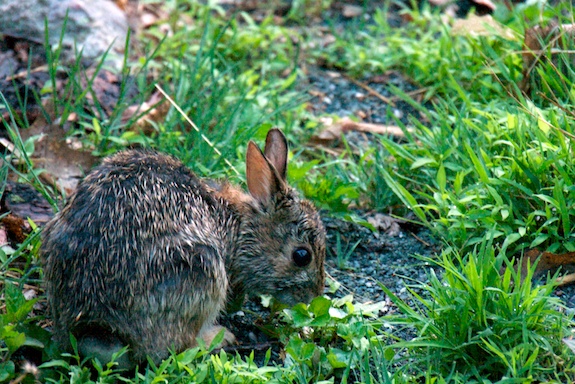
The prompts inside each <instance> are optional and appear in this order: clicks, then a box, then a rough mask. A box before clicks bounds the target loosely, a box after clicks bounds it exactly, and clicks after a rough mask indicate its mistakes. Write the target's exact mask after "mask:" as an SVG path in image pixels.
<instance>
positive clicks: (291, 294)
mask: <svg viewBox="0 0 575 384" xmlns="http://www.w3.org/2000/svg"><path fill="white" fill-rule="evenodd" d="M322 288H323V287H322ZM322 293H323V292H316V291H315V290H314V289H313V288H311V287H309V286H303V285H302V286H289V287H278V289H277V290H276V292H275V294H274V295H273V296H274V298H275V299H276V300H277V301H279V302H281V303H283V304H287V305H290V306H294V305H296V304H298V303H304V304H309V303H310V302H311V301H312V300H313V299H314V298H315V297H316V296H319V295H321V294H322Z"/></svg>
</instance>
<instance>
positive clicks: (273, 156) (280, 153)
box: [264, 128, 288, 181]
mask: <svg viewBox="0 0 575 384" xmlns="http://www.w3.org/2000/svg"><path fill="white" fill-rule="evenodd" d="M264 154H265V156H266V157H267V158H268V160H269V161H270V163H272V165H273V166H274V167H275V168H276V170H277V171H278V175H279V177H280V178H281V179H282V180H283V181H285V180H286V171H287V156H288V145H287V140H286V137H285V136H284V134H283V133H282V131H280V130H279V129H277V128H273V129H270V130H269V132H268V135H267V137H266V146H265V149H264Z"/></svg>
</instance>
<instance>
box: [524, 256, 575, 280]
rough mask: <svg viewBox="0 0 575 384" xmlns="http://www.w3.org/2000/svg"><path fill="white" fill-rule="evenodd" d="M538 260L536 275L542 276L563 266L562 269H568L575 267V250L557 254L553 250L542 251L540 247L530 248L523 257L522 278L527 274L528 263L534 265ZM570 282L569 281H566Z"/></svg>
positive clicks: (534, 274)
mask: <svg viewBox="0 0 575 384" xmlns="http://www.w3.org/2000/svg"><path fill="white" fill-rule="evenodd" d="M536 261H539V262H538V263H537V266H536V268H535V271H534V273H533V276H534V277H537V276H542V275H544V274H546V273H548V272H549V273H552V274H553V273H555V272H557V270H558V269H560V268H561V270H562V271H566V270H567V271H568V270H570V269H573V267H575V252H567V253H562V254H555V253H551V252H542V251H540V250H538V249H530V250H529V251H527V252H525V254H524V255H523V258H522V259H521V265H520V266H519V267H520V269H521V279H523V278H524V276H526V275H527V265H528V264H529V265H531V266H532V265H534V264H535V262H536ZM566 283H568V282H566Z"/></svg>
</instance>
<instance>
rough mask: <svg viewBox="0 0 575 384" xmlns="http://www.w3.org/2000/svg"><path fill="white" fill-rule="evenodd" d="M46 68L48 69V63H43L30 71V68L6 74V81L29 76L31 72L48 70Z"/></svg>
mask: <svg viewBox="0 0 575 384" xmlns="http://www.w3.org/2000/svg"><path fill="white" fill-rule="evenodd" d="M46 70H48V66H47V65H41V66H39V67H36V68H34V69H32V70H30V71H28V70H26V71H20V72H18V73H15V74H13V75H12V76H6V81H12V80H15V79H19V78H21V77H26V76H28V74H29V73H36V72H42V71H46Z"/></svg>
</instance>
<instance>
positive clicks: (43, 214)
mask: <svg viewBox="0 0 575 384" xmlns="http://www.w3.org/2000/svg"><path fill="white" fill-rule="evenodd" d="M0 208H1V211H2V212H10V213H11V214H12V215H13V216H14V217H16V218H20V219H21V220H25V221H26V220H27V219H28V218H30V219H32V220H33V221H34V223H36V224H38V225H39V226H42V225H44V224H46V223H47V222H48V221H49V220H50V219H51V218H52V217H53V216H54V210H53V209H52V206H51V205H50V203H48V201H47V200H46V199H45V198H44V196H42V194H40V193H39V192H38V191H36V190H35V189H34V188H33V187H32V186H30V185H29V184H23V183H16V182H12V181H8V182H7V183H6V186H5V189H4V195H3V196H2V207H0ZM26 224H27V222H26ZM24 226H25V227H26V225H24Z"/></svg>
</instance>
